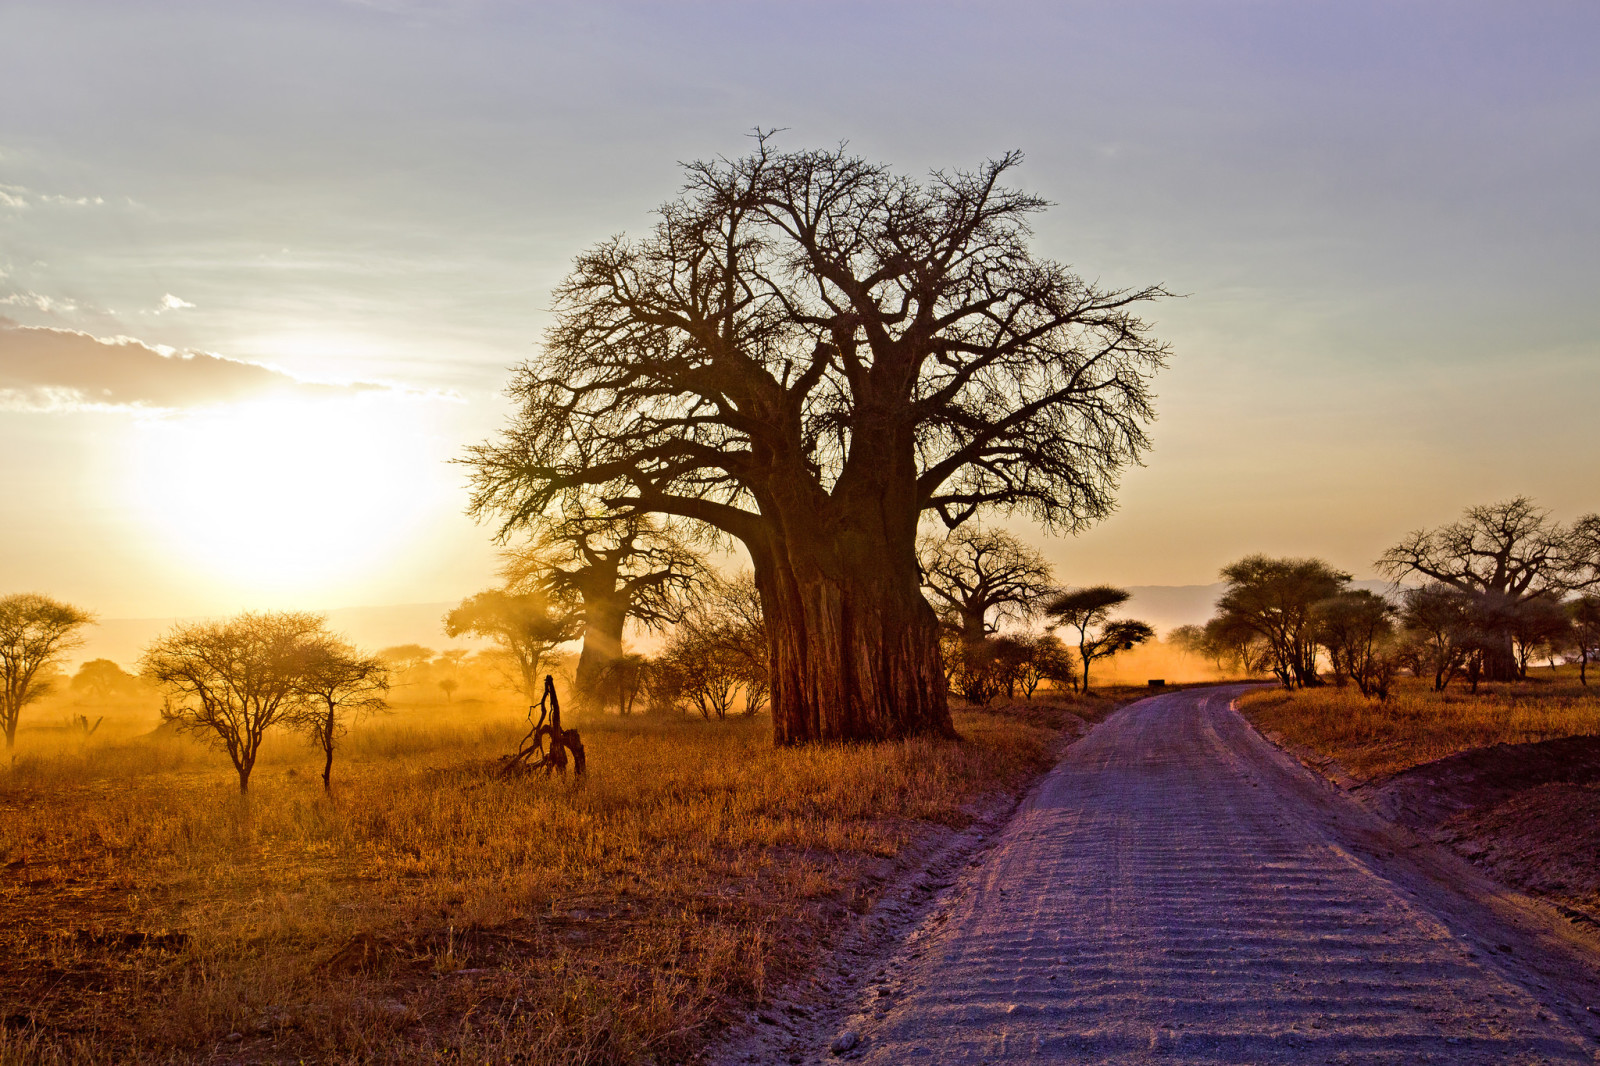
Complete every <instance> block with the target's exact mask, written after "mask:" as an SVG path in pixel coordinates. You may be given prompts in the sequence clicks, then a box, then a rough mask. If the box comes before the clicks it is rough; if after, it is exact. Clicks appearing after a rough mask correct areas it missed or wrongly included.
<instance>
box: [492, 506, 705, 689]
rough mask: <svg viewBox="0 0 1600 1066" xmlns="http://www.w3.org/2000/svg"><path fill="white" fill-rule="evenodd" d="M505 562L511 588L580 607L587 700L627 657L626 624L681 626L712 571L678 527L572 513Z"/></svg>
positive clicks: (581, 684) (581, 671)
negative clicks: (609, 668)
mask: <svg viewBox="0 0 1600 1066" xmlns="http://www.w3.org/2000/svg"><path fill="white" fill-rule="evenodd" d="M502 558H503V565H502V567H501V575H502V576H503V577H504V578H505V579H506V584H507V587H508V588H510V589H513V590H520V591H534V592H538V593H541V594H543V595H545V596H546V597H548V598H549V599H550V600H552V601H554V602H567V603H572V604H573V605H574V606H575V607H576V610H577V612H578V615H579V616H580V618H581V621H582V626H583V646H582V649H581V650H580V651H579V653H578V667H577V670H576V671H575V674H574V677H573V682H574V687H575V688H576V689H577V690H578V692H579V693H582V694H584V695H585V696H586V697H587V696H592V695H594V694H596V691H597V686H598V685H599V684H600V679H601V676H602V675H603V674H604V673H605V668H606V664H608V663H610V662H611V661H612V660H613V659H616V658H618V657H620V656H621V655H622V632H623V629H624V628H625V627H626V625H627V623H628V622H629V621H634V622H638V623H640V624H642V625H644V626H646V627H649V628H660V627H661V626H664V625H667V624H669V623H672V622H675V621H677V620H678V619H679V618H681V617H682V615H683V605H684V600H685V598H686V597H687V596H688V595H689V594H690V592H691V590H692V589H693V588H694V587H695V586H696V585H697V584H698V583H699V582H700V581H702V580H703V579H704V578H705V576H706V573H707V571H706V568H705V563H704V561H703V560H702V559H701V557H700V555H699V553H697V552H696V551H694V550H693V548H692V547H691V546H690V544H689V543H688V538H687V537H686V536H685V535H684V531H683V530H682V529H681V528H680V527H679V526H674V525H668V524H666V523H663V522H659V521H656V520H654V519H651V518H648V517H646V516H644V515H641V514H638V513H627V514H618V513H615V512H612V513H606V514H600V515H595V514H587V513H579V514H574V515H568V516H566V517H563V518H562V519H560V520H559V521H553V522H548V523H545V524H543V525H542V526H541V528H540V529H539V531H538V533H537V534H536V535H535V536H534V537H533V538H532V540H531V541H530V543H529V544H528V545H527V546H526V547H522V548H518V549H514V550H510V551H507V552H506V553H505V554H504V556H503V557H502Z"/></svg>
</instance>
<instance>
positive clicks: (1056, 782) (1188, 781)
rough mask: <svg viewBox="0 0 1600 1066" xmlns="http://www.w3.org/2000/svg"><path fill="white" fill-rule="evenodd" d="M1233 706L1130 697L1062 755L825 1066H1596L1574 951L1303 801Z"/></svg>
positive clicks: (1310, 786)
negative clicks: (846, 1065)
mask: <svg viewBox="0 0 1600 1066" xmlns="http://www.w3.org/2000/svg"><path fill="white" fill-rule="evenodd" d="M1237 691H1239V690H1238V689H1200V690H1194V691H1191V692H1179V693H1173V694H1169V695H1164V696H1159V697H1156V698H1153V699H1149V700H1145V701H1143V702H1141V703H1138V704H1134V705H1133V706H1130V707H1128V708H1125V709H1124V710H1122V711H1120V712H1118V713H1117V714H1116V715H1115V716H1113V717H1112V718H1110V719H1109V720H1107V721H1106V722H1104V723H1103V724H1102V725H1100V726H1099V727H1098V728H1096V729H1095V730H1094V731H1093V732H1092V733H1091V734H1090V735H1089V736H1088V737H1086V738H1084V739H1083V740H1082V741H1080V742H1079V743H1077V744H1076V745H1074V746H1073V747H1072V748H1071V749H1070V750H1069V752H1068V754H1067V756H1066V758H1065V759H1064V760H1063V761H1062V763H1061V764H1060V765H1059V766H1058V767H1056V769H1055V770H1053V771H1052V772H1051V773H1050V774H1049V775H1048V776H1047V777H1046V778H1045V779H1044V781H1043V782H1042V783H1041V784H1040V786H1039V787H1038V788H1036V789H1035V790H1034V792H1033V793H1032V794H1031V795H1030V797H1029V798H1028V800H1027V801H1026V802H1025V803H1024V804H1023V806H1022V807H1021V809H1019V811H1018V813H1017V814H1016V816H1015V817H1014V818H1013V819H1012V820H1011V822H1010V823H1009V824H1008V825H1007V827H1006V829H1005V830H1004V831H1003V832H1002V834H1001V835H1000V837H999V839H998V841H997V842H996V843H995V844H994V846H993V847H992V849H991V850H990V851H989V852H988V853H987V854H986V855H985V856H984V857H983V858H982V860H981V861H980V862H976V863H975V864H974V866H973V868H972V869H970V870H968V871H967V873H966V874H965V875H964V876H963V877H962V878H961V879H959V880H958V881H957V883H955V884H954V885H953V886H952V887H951V888H950V890H949V891H948V893H947V894H946V898H945V900H944V902H943V904H942V906H936V907H935V908H934V910H933V912H932V913H931V914H930V916H929V918H928V920H927V921H926V922H925V923H924V925H923V927H922V928H921V929H919V930H918V932H917V934H916V935H914V936H913V937H912V938H911V940H910V941H909V942H908V944H907V946H906V947H905V948H904V949H903V950H902V953H901V954H900V956H899V957H898V958H896V959H893V960H890V961H888V962H887V963H886V964H885V965H884V966H883V967H882V968H881V969H880V970H878V971H877V976H876V977H874V978H869V979H868V980H867V981H866V982H865V983H864V984H863V985H862V986H860V988H859V991H858V993H857V994H858V996H859V999H858V1000H857V1001H856V1003H855V1005H854V1007H853V1008H851V1009H848V1010H847V1011H845V1012H842V1013H841V1014H839V1015H836V1016H835V1017H833V1018H830V1019H827V1020H826V1021H825V1022H823V1024H826V1025H827V1026H828V1027H829V1028H830V1029H831V1030H832V1031H833V1032H839V1031H840V1030H845V1029H848V1030H850V1031H851V1032H853V1033H855V1034H858V1036H859V1039H860V1042H859V1045H858V1046H856V1047H854V1048H852V1049H850V1050H848V1051H845V1052H844V1054H845V1056H846V1057H847V1058H848V1059H850V1060H853V1061H863V1062H868V1063H874V1064H889V1063H896V1064H899V1063H908V1062H938V1063H945V1062H952V1063H953V1062H971V1063H980V1062H981V1063H1002V1062H1063V1063H1149V1062H1159V1063H1345V1062H1349V1063H1413V1062H1438V1063H1496V1064H1505V1063H1584V1064H1593V1063H1596V1062H1597V1061H1600V1055H1597V1051H1600V1043H1597V1042H1596V1035H1597V1025H1596V1023H1597V1022H1600V1015H1596V1014H1595V1013H1594V1011H1600V968H1597V965H1600V960H1597V958H1596V956H1595V955H1594V953H1593V952H1592V947H1591V945H1590V944H1589V943H1588V942H1585V941H1583V940H1581V939H1580V938H1579V937H1578V936H1577V934H1576V933H1575V932H1574V931H1572V930H1571V929H1570V928H1569V927H1567V926H1566V925H1565V924H1564V923H1563V922H1561V921H1560V920H1559V919H1558V918H1557V917H1555V916H1554V914H1553V912H1549V911H1546V910H1545V909H1544V908H1542V907H1540V906H1537V905H1534V904H1532V903H1530V902H1529V901H1527V900H1525V899H1523V898H1521V897H1518V896H1515V895H1513V894H1508V893H1505V892H1503V891H1500V890H1498V889H1496V887H1495V886H1494V885H1493V884H1492V883H1490V882H1488V881H1487V880H1485V879H1483V878H1482V877H1481V876H1480V875H1478V874H1477V873H1476V872H1475V871H1474V870H1473V868H1472V867H1470V866H1468V865H1466V864H1465V863H1462V862H1460V861H1459V860H1457V859H1456V858H1455V857H1454V856H1451V855H1448V854H1446V853H1443V852H1441V851H1439V850H1438V849H1436V848H1434V847H1432V846H1431V845H1424V844H1420V843H1418V842H1417V841H1416V840H1415V839H1414V838H1412V837H1410V836H1409V835H1408V834H1406V833H1405V832H1404V831H1403V830H1398V829H1395V828H1393V827H1391V826H1389V825H1388V824H1387V823H1385V822H1383V821H1382V820H1380V819H1378V818H1377V817H1376V816H1374V815H1372V814H1371V813H1369V812H1368V811H1366V810H1365V809H1364V808H1362V807H1361V806H1360V805H1359V804H1357V803H1356V802H1354V801H1353V800H1351V799H1350V798H1349V797H1347V796H1345V795H1343V794H1342V793H1339V792H1337V791H1336V790H1334V789H1333V788H1332V787H1331V786H1328V785H1327V784H1325V783H1324V782H1322V781H1321V780H1320V779H1317V778H1314V777H1313V776H1312V775H1311V774H1309V773H1308V772H1307V771H1305V770H1304V769H1303V768H1302V767H1300V766H1299V765H1298V764H1297V763H1294V762H1292V761H1291V760H1289V759H1288V758H1287V756H1285V755H1283V754H1282V753H1281V752H1279V751H1278V750H1277V749H1276V748H1273V747H1272V746H1271V745H1270V744H1268V743H1266V742H1265V741H1264V740H1262V739H1261V738H1260V737H1259V736H1258V735H1257V734H1255V733H1254V732H1253V731H1252V730H1251V729H1250V728H1249V726H1248V725H1246V724H1245V723H1244V722H1243V720H1242V719H1240V718H1239V717H1238V715H1237V714H1236V713H1234V712H1233V711H1232V710H1231V709H1230V708H1229V700H1230V698H1231V697H1232V696H1233V695H1235V694H1236V693H1237ZM819 1021H821V1020H820V1019H819ZM846 1042H847V1043H848V1040H847V1041H846ZM812 1047H813V1048H816V1045H812ZM816 1057H821V1058H824V1059H826V1058H829V1057H830V1056H829V1055H828V1053H827V1051H826V1049H825V1047H824V1048H816V1050H808V1053H807V1055H806V1058H807V1059H809V1060H811V1061H815V1060H816ZM791 1061H798V1058H796V1059H792V1060H791ZM835 1061H837V1060H835Z"/></svg>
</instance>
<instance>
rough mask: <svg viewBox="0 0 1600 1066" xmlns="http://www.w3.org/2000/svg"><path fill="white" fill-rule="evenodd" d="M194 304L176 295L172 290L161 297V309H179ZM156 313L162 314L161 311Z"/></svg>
mask: <svg viewBox="0 0 1600 1066" xmlns="http://www.w3.org/2000/svg"><path fill="white" fill-rule="evenodd" d="M193 306H194V304H192V303H190V302H189V301H188V300H185V299H183V298H181V297H178V296H174V295H172V293H170V292H169V293H167V294H166V295H165V296H163V297H162V298H161V311H178V310H182V309H183V308H185V307H193ZM156 313H157V314H160V313H161V312H160V311H157V312H156Z"/></svg>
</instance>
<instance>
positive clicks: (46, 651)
mask: <svg viewBox="0 0 1600 1066" xmlns="http://www.w3.org/2000/svg"><path fill="white" fill-rule="evenodd" d="M93 622H94V615H92V614H90V613H89V612H88V611H82V610H79V609H78V608H76V607H74V606H72V605H71V604H67V603H61V602H60V601H58V600H52V599H51V598H50V597H48V596H40V595H38V594H37V593H33V592H19V593H14V594H13V595H10V596H6V597H4V598H3V599H0V683H3V684H4V686H5V687H4V690H3V691H0V729H3V730H4V731H5V735H6V748H7V749H10V748H12V747H15V746H16V743H17V722H18V721H19V720H20V719H21V717H22V709H23V708H24V707H26V706H27V705H28V704H30V703H32V702H34V701H35V700H37V699H39V698H40V697H41V696H43V695H45V693H47V692H49V691H50V683H49V681H48V680H47V679H48V677H49V675H50V674H51V672H52V671H53V670H54V669H55V668H56V667H57V666H58V664H59V663H60V661H61V657H62V656H63V655H65V654H66V653H67V652H69V651H71V650H72V649H74V648H77V647H80V646H81V645H82V644H83V637H82V635H81V632H80V631H81V630H82V629H83V627H84V626H86V625H90V624H92V623H93Z"/></svg>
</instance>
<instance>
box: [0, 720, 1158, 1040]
mask: <svg viewBox="0 0 1600 1066" xmlns="http://www.w3.org/2000/svg"><path fill="white" fill-rule="evenodd" d="M1140 694H1142V693H1135V692H1132V691H1125V692H1123V693H1120V694H1111V695H1110V696H1106V695H1099V696H1097V697H1095V698H1093V699H1085V700H1079V701H1072V700H1067V699H1062V700H1053V699H1052V700H1043V699H1041V700H1039V701H1035V702H1034V703H1033V704H1029V705H1017V707H1016V708H1014V709H990V710H981V711H980V710H960V711H958V712H957V714H956V723H957V726H958V728H959V730H960V732H961V734H962V736H963V738H964V739H963V740H962V741H961V742H936V741H913V742H905V743H897V744H884V745H878V746H874V747H824V748H812V749H802V750H773V748H772V745H771V740H770V725H769V723H768V721H767V720H766V719H765V718H754V719H737V720H729V721H726V722H704V721H691V720H678V721H670V722H669V721H659V720H653V719H639V718H633V719H628V720H619V719H616V718H614V717H613V718H611V719H609V720H599V721H590V722H584V721H579V722H577V723H575V724H577V725H579V726H581V728H582V729H583V732H584V738H585V743H586V746H587V748H588V753H589V767H590V773H589V776H588V777H587V778H586V779H584V780H582V781H581V782H573V781H566V780H548V781H547V780H542V779H541V780H526V779H525V780H520V781H510V782H507V781H501V780H499V779H497V778H496V777H495V776H494V775H493V769H494V765H495V759H496V757H497V756H499V755H501V754H503V753H507V752H509V751H511V750H513V749H514V748H515V747H516V743H517V741H518V739H519V738H520V736H521V733H522V732H523V730H524V729H525V723H524V722H523V721H522V718H521V715H520V713H519V712H520V708H519V707H516V706H514V705H512V704H511V703H509V702H508V701H505V700H502V701H499V702H497V701H495V700H488V701H476V702H464V703H457V704H456V705H455V706H453V707H446V706H445V705H443V704H430V703H413V704H401V705H399V707H398V708H397V709H396V710H395V711H394V712H393V713H392V714H389V715H385V716H381V717H379V718H376V719H373V720H371V721H369V722H367V723H364V724H359V725H358V726H357V727H356V728H355V730H354V731H353V732H352V734H351V735H350V737H349V738H347V740H346V742H345V744H344V747H343V749H342V751H341V753H340V756H339V760H338V762H337V763H336V764H335V767H334V783H335V788H334V792H333V794H332V796H331V797H330V796H325V795H324V794H323V791H322V787H321V783H320V780H319V779H318V776H317V772H318V769H319V766H318V763H317V759H316V757H315V756H314V755H313V754H312V752H311V750H310V749H309V748H308V747H307V746H306V745H305V744H304V743H303V742H302V741H300V740H298V739H296V738H294V737H291V736H282V737H277V738H275V739H274V740H273V741H271V742H270V744H269V747H268V748H267V749H265V750H264V752H263V756H262V759H261V762H260V763H259V764H258V766H257V769H256V772H255V776H254V777H253V779H252V783H251V793H250V795H249V796H248V797H247V798H241V797H240V796H239V795H238V792H237V787H236V778H235V776H234V774H233V771H232V769H231V767H230V766H229V765H228V762H227V759H226V757H225V756H222V755H220V754H218V753H216V752H214V751H211V750H208V749H206V748H204V747H202V746H200V745H199V744H197V743H196V742H194V741H192V740H189V739H187V738H183V737H177V736H169V735H164V734H162V733H156V734H154V735H150V734H149V730H150V728H151V726H152V725H153V724H154V722H153V718H154V716H153V714H152V713H151V712H150V711H149V710H148V709H145V710H142V711H140V712H138V713H135V714H131V715H125V716H123V718H121V719H117V718H116V716H114V715H113V716H109V717H108V719H107V722H106V724H105V725H104V726H103V727H102V728H101V730H100V731H99V732H97V733H96V734H95V735H93V736H90V737H83V736H81V735H75V734H74V733H73V732H72V730H70V729H68V728H64V727H63V728H55V729H51V728H49V723H48V722H46V721H45V719H47V718H48V717H49V716H48V715H44V714H40V715H36V716H35V718H36V719H37V727H36V728H34V729H32V730H30V729H29V728H28V727H27V726H26V725H25V727H24V730H23V732H22V734H21V736H20V737H19V742H18V752H17V756H16V758H15V760H14V761H13V763H12V765H11V767H10V768H9V769H8V770H0V908H3V913H4V915H5V921H4V923H0V930H3V931H0V940H3V947H0V989H3V992H0V1023H3V1027H0V1064H10V1063H19V1064H20V1063H47V1064H48V1063H79V1062H108V1063H109V1062H130V1061H140V1062H145V1061H149V1062H162V1061H197V1060H198V1061H216V1062H301V1061H315V1062H438V1063H466V1062H473V1063H491V1062H518V1063H568V1064H577V1063H624V1062H650V1061H662V1062H666V1061H675V1060H679V1059H682V1058H684V1057H685V1056H687V1055H690V1054H691V1053H692V1051H693V1049H694V1048H696V1047H697V1046H699V1045H701V1044H702V1043H703V1041H704V1040H705V1038H706V1037H707V1036H708V1035H710V1034H711V1033H713V1032H714V1031H715V1030H716V1028H717V1026H718V1024H719V1022H720V1021H721V1020H722V1019H724V1018H726V1017H728V1016H729V1014H730V1012H732V1011H735V1010H747V1009H750V1008H751V1007H753V1006H754V1005H756V1004H758V1003H760V1002H761V1000H762V998H763V996H764V995H765V994H766V993H767V991H768V990H769V989H771V988H773V987H775V983H776V982H779V981H782V980H785V979H790V978H794V977H796V976H798V975H801V974H803V972H804V971H805V969H806V967H807V966H808V964H809V963H811V962H813V961H815V955H816V952H817V949H818V946H819V945H820V944H823V943H825V942H826V939H827V936H828V934H829V931H830V930H832V929H835V928H837V927H838V926H839V924H840V922H841V918H842V917H843V916H844V915H845V914H846V913H847V909H855V910H857V911H859V910H863V909H865V908H866V907H867V906H869V905H870V903H871V901H872V899H873V897H874V893H875V891H877V889H878V887H879V886H880V885H881V883H882V881H883V879H884V878H885V877H886V876H887V875H888V874H889V873H891V872H892V862H893V858H894V856H895V855H896V854H897V853H898V852H899V851H900V850H901V849H902V848H904V847H905V846H906V845H907V844H908V843H909V842H911V841H913V840H915V839H917V838H918V837H919V836H922V835H925V834H927V833H929V832H934V831H937V830H938V828H939V827H942V826H961V825H963V824H966V822H968V821H969V820H970V818H971V817H972V811H973V810H974V807H975V804H976V803H977V802H978V801H979V800H980V799H982V798H983V797H985V796H993V795H994V794H996V793H1000V792H1003V791H1006V790H1014V789H1016V788H1018V787H1019V786H1020V785H1021V784H1023V783H1025V782H1026V781H1027V780H1028V779H1029V778H1030V777H1031V776H1033V775H1035V774H1037V773H1038V772H1040V771H1042V770H1043V769H1044V768H1046V767H1047V766H1048V765H1049V763H1050V762H1051V761H1052V755H1053V752H1054V751H1055V750H1056V748H1057V747H1058V744H1059V739H1060V736H1061V727H1062V726H1063V724H1064V723H1067V722H1070V721H1071V715H1073V714H1077V715H1079V716H1081V717H1084V718H1098V717H1101V716H1103V715H1104V714H1105V713H1108V712H1109V710H1110V709H1112V708H1114V707H1115V706H1117V705H1119V703H1122V702H1127V700H1128V699H1130V698H1134V697H1135V696H1136V695H1140ZM56 717H57V718H58V719H59V718H61V715H59V714H58V715H56ZM141 734H143V735H141ZM169 934H171V935H169Z"/></svg>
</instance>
